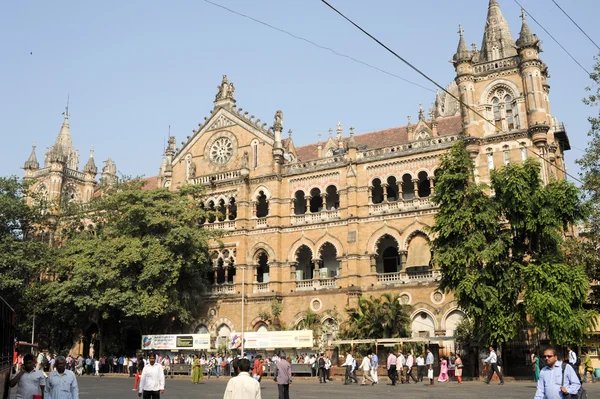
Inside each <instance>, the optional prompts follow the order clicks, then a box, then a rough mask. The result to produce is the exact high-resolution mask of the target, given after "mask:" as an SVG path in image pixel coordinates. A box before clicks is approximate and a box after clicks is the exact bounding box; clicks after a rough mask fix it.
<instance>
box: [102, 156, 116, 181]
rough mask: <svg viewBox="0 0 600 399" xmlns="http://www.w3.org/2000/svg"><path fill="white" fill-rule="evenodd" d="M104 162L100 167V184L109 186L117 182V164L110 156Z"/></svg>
mask: <svg viewBox="0 0 600 399" xmlns="http://www.w3.org/2000/svg"><path fill="white" fill-rule="evenodd" d="M104 163H105V164H106V165H105V166H104V167H103V168H102V177H101V178H100V180H101V182H102V184H104V185H108V186H111V185H113V184H115V183H116V182H117V165H116V164H115V163H114V162H113V160H112V159H111V158H110V157H109V158H108V159H107V160H106V161H104Z"/></svg>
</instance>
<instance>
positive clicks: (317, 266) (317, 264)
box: [313, 259, 323, 280]
mask: <svg viewBox="0 0 600 399" xmlns="http://www.w3.org/2000/svg"><path fill="white" fill-rule="evenodd" d="M313 263H314V264H315V267H314V271H313V280H318V279H319V278H321V276H320V270H319V269H321V265H322V264H323V261H322V260H320V259H319V260H315V261H314V262H313Z"/></svg>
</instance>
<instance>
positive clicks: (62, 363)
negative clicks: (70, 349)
mask: <svg viewBox="0 0 600 399" xmlns="http://www.w3.org/2000/svg"><path fill="white" fill-rule="evenodd" d="M54 365H55V370H54V371H53V372H51V373H50V374H49V375H48V378H46V386H45V388H44V398H46V399H79V386H78V385H77V377H75V374H74V373H73V372H72V371H71V370H65V367H66V366H67V360H66V359H65V357H64V356H58V357H57V358H56V361H55V362H54Z"/></svg>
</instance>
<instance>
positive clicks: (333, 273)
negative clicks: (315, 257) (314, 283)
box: [319, 242, 340, 278]
mask: <svg viewBox="0 0 600 399" xmlns="http://www.w3.org/2000/svg"><path fill="white" fill-rule="evenodd" d="M319 255H320V259H319V262H320V265H319V266H320V267H319V277H320V278H331V277H337V276H338V275H339V270H340V262H339V261H338V260H337V251H336V249H335V246H333V244H331V243H329V242H326V243H325V244H323V246H322V247H321V250H320V251H319Z"/></svg>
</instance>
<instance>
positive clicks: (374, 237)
mask: <svg viewBox="0 0 600 399" xmlns="http://www.w3.org/2000/svg"><path fill="white" fill-rule="evenodd" d="M385 235H388V236H391V237H392V238H393V239H395V240H396V242H397V243H398V247H400V242H401V239H400V237H401V236H402V232H401V231H400V230H398V229H396V228H393V227H390V226H388V225H387V224H386V225H384V226H383V227H381V228H380V229H379V230H377V231H375V232H374V233H373V234H371V238H369V242H368V243H367V249H366V250H365V254H371V255H376V254H377V245H379V241H380V240H381V239H382V238H383V236H385Z"/></svg>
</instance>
